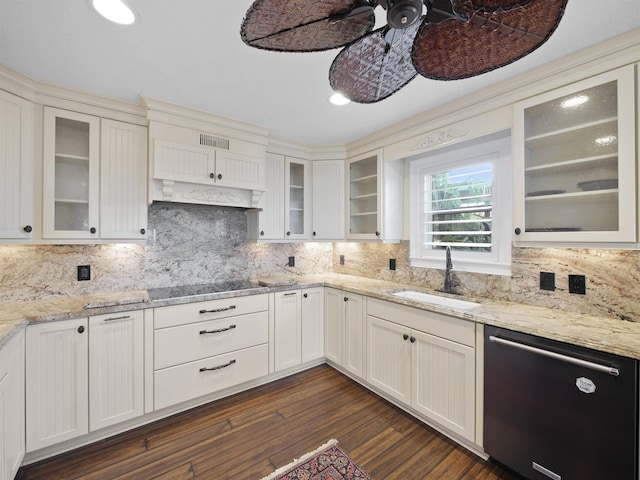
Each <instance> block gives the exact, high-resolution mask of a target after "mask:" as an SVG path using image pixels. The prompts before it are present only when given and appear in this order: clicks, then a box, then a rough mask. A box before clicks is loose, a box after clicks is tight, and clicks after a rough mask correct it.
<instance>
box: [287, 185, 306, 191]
mask: <svg viewBox="0 0 640 480" xmlns="http://www.w3.org/2000/svg"><path fill="white" fill-rule="evenodd" d="M289 188H291V189H292V190H296V189H297V190H304V186H303V185H289Z"/></svg>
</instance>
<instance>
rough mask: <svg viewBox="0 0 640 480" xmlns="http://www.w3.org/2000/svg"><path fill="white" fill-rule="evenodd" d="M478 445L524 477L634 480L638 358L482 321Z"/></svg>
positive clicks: (563, 479) (636, 456)
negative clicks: (480, 431)
mask: <svg viewBox="0 0 640 480" xmlns="http://www.w3.org/2000/svg"><path fill="white" fill-rule="evenodd" d="M484 377H485V378H484V382H485V383H484V449H485V452H486V453H487V454H489V455H490V456H491V457H492V458H493V459H494V460H496V461H497V462H498V463H501V464H503V465H505V466H507V467H509V468H511V469H512V470H514V471H516V472H517V473H519V474H521V475H524V476H525V477H527V478H529V479H540V480H543V479H544V480H548V479H549V478H551V479H554V480H561V479H562V480H573V479H575V480H589V479H594V480H596V479H597V480H608V479H615V480H626V479H628V480H637V478H638V476H637V475H638V367H637V361H636V360H632V359H629V358H625V357H620V356H616V355H609V354H606V353H601V352H596V351H593V350H589V349H586V348H581V347H576V346H571V345H567V344H564V343H560V342H556V341H552V340H547V339H542V338H539V337H534V336H531V335H525V334H521V333H516V332H513V331H510V330H505V329H499V328H495V327H491V326H486V327H485V363H484Z"/></svg>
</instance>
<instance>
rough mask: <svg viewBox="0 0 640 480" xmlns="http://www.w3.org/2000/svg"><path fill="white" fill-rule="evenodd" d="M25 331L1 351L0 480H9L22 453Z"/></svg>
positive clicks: (23, 446)
mask: <svg viewBox="0 0 640 480" xmlns="http://www.w3.org/2000/svg"><path fill="white" fill-rule="evenodd" d="M24 360H25V356H24V331H20V332H19V333H18V334H16V335H14V336H13V337H12V338H11V339H10V340H9V341H8V342H7V344H5V345H4V346H3V347H1V348H0V479H2V480H5V479H6V480H12V479H13V478H14V477H15V475H16V473H17V472H18V468H20V463H21V462H22V458H23V457H24V453H25V411H24V389H25V376H24Z"/></svg>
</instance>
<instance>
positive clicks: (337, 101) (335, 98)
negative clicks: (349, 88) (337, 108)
mask: <svg viewBox="0 0 640 480" xmlns="http://www.w3.org/2000/svg"><path fill="white" fill-rule="evenodd" d="M329 101H330V102H331V103H333V104H334V105H346V104H347V103H350V102H351V100H349V99H348V98H347V97H345V96H344V95H342V94H341V93H334V94H333V95H331V98H330V99H329Z"/></svg>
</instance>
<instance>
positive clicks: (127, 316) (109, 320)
mask: <svg viewBox="0 0 640 480" xmlns="http://www.w3.org/2000/svg"><path fill="white" fill-rule="evenodd" d="M127 318H131V316H130V315H125V316H123V317H111V318H105V319H104V321H105V322H114V321H116V320H126V319H127Z"/></svg>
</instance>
